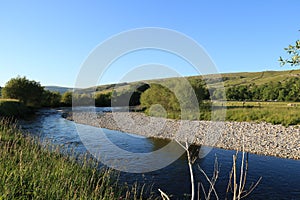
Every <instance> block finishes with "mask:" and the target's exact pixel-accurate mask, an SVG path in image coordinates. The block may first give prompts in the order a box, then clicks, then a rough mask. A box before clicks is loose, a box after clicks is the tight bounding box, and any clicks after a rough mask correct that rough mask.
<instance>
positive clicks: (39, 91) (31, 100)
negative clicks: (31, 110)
mask: <svg viewBox="0 0 300 200" xmlns="http://www.w3.org/2000/svg"><path fill="white" fill-rule="evenodd" d="M43 92H44V88H43V87H42V86H41V84H40V83H39V82H36V81H30V80H28V79H26V77H17V78H12V79H11V80H9V81H8V82H7V83H6V85H5V87H4V88H3V89H2V96H3V98H9V99H18V100H19V101H20V102H22V103H24V104H25V105H26V106H30V107H40V106H41V99H42V96H43Z"/></svg>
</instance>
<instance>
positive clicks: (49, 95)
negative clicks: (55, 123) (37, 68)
mask: <svg viewBox="0 0 300 200" xmlns="http://www.w3.org/2000/svg"><path fill="white" fill-rule="evenodd" d="M60 100H61V94H60V93H59V92H51V91H49V90H44V92H43V99H42V106H43V107H52V108H54V107H59V106H60V105H61V103H60Z"/></svg>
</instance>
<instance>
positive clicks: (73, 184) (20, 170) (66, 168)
mask: <svg viewBox="0 0 300 200" xmlns="http://www.w3.org/2000/svg"><path fill="white" fill-rule="evenodd" d="M37 141H38V140H36V139H33V138H32V137H29V136H24V135H23V133H22V132H20V130H18V129H17V128H16V126H15V125H13V124H11V123H10V122H9V121H8V120H4V119H2V120H1V121H0V146H1V148H0V199H146V198H145V197H143V196H142V192H138V191H139V190H138V189H137V186H136V185H135V186H132V187H129V186H126V185H119V184H118V181H117V173H116V172H114V171H112V170H108V169H102V170H99V169H97V166H98V164H97V163H96V162H95V161H94V160H92V159H87V157H86V159H83V161H82V162H80V163H79V162H78V161H76V159H75V158H72V157H70V156H69V157H67V156H64V155H62V154H61V153H60V152H61V150H60V149H59V148H56V150H54V151H50V150H49V148H43V147H42V146H41V145H40V144H38V142H37ZM52 149H53V148H52ZM149 199H150V197H149Z"/></svg>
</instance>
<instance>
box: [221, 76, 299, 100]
mask: <svg viewBox="0 0 300 200" xmlns="http://www.w3.org/2000/svg"><path fill="white" fill-rule="evenodd" d="M226 99H227V100H233V101H294V102H298V101H300V78H299V77H293V78H289V79H287V80H286V81H284V82H280V81H278V82H269V83H265V84H262V85H255V84H250V85H239V86H232V87H228V88H226Z"/></svg>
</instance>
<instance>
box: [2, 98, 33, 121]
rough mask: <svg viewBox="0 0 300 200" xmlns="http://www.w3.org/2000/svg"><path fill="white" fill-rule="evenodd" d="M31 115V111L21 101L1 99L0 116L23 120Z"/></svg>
mask: <svg viewBox="0 0 300 200" xmlns="http://www.w3.org/2000/svg"><path fill="white" fill-rule="evenodd" d="M30 113H31V112H30V109H28V108H27V107H26V106H24V104H22V103H21V102H19V101H16V100H1V99H0V116H5V117H20V118H23V117H26V115H27V114H30Z"/></svg>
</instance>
